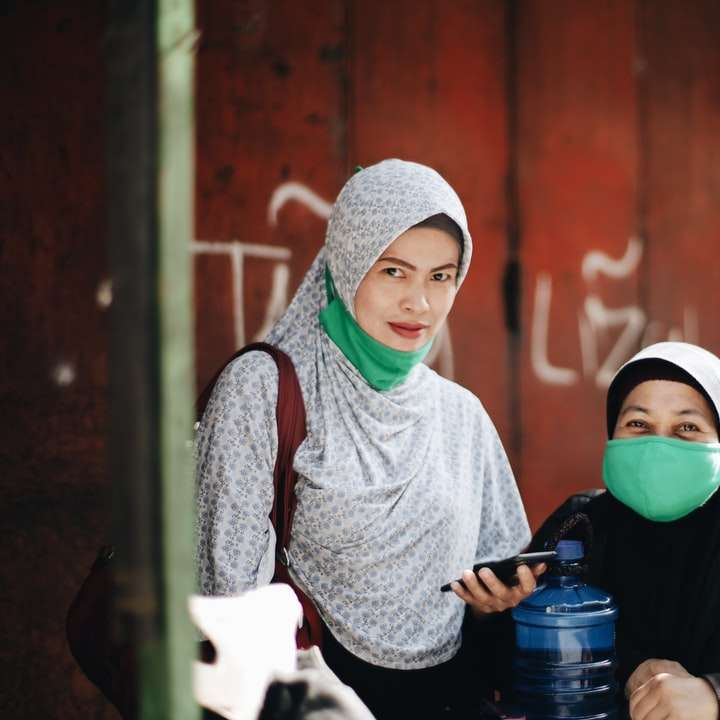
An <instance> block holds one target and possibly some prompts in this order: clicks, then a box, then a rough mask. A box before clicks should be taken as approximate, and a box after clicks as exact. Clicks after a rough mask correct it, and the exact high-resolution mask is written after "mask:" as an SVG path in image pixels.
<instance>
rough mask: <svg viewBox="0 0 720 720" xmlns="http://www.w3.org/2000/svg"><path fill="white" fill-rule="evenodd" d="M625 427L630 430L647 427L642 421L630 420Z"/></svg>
mask: <svg viewBox="0 0 720 720" xmlns="http://www.w3.org/2000/svg"><path fill="white" fill-rule="evenodd" d="M627 426H628V427H631V428H644V427H647V424H646V423H645V421H644V420H630V421H629V422H628V424H627Z"/></svg>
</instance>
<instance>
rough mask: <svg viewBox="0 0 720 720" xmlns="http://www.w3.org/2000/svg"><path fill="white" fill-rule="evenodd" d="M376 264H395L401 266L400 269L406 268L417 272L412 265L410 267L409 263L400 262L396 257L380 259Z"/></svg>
mask: <svg viewBox="0 0 720 720" xmlns="http://www.w3.org/2000/svg"><path fill="white" fill-rule="evenodd" d="M378 262H391V263H395V264H396V265H402V267H406V268H407V269H408V270H417V268H416V267H415V266H414V265H411V264H410V263H409V262H406V261H405V260H401V259H400V258H396V257H389V256H385V257H381V258H380V259H379V260H378Z"/></svg>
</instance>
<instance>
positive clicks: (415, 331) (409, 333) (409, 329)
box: [388, 322, 428, 340]
mask: <svg viewBox="0 0 720 720" xmlns="http://www.w3.org/2000/svg"><path fill="white" fill-rule="evenodd" d="M388 325H389V326H390V327H391V328H392V330H393V332H396V333H397V334H398V335H400V336H401V337H404V338H410V339H411V340H415V339H416V338H419V337H420V335H421V334H422V331H423V330H427V327H428V326H427V325H420V324H418V323H392V322H391V323H388Z"/></svg>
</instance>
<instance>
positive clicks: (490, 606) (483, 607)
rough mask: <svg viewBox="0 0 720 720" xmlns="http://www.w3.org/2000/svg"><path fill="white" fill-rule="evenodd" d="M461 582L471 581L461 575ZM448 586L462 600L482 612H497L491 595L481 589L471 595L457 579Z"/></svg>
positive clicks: (487, 613)
mask: <svg viewBox="0 0 720 720" xmlns="http://www.w3.org/2000/svg"><path fill="white" fill-rule="evenodd" d="M463 582H464V583H470V582H471V581H470V579H469V578H468V579H466V578H465V577H463ZM450 588H451V590H452V591H453V592H454V593H455V594H456V595H457V596H458V597H459V598H460V599H461V600H462V601H463V602H465V603H467V604H468V605H470V606H471V607H473V608H475V609H476V610H478V611H479V612H481V613H483V614H486V615H489V614H490V613H494V612H497V610H498V608H497V607H495V605H494V600H493V598H492V596H490V595H488V594H487V593H486V592H485V591H483V590H479V591H478V593H477V595H473V594H472V593H471V592H469V591H468V590H466V589H465V588H464V587H463V586H462V585H461V584H460V583H459V582H457V581H455V582H452V583H450ZM482 595H484V596H485V598H486V599H483V597H482Z"/></svg>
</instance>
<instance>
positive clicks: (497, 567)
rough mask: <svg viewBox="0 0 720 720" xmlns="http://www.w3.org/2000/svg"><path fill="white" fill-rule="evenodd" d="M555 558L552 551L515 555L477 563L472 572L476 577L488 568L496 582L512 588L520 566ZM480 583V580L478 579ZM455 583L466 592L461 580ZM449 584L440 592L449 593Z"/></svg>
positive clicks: (516, 582)
mask: <svg viewBox="0 0 720 720" xmlns="http://www.w3.org/2000/svg"><path fill="white" fill-rule="evenodd" d="M556 557H557V553H556V552H555V551H554V550H551V551H547V552H534V553H521V554H520V555H515V557H511V558H507V559H506V560H497V561H495V562H485V563H477V564H476V565H473V572H474V573H475V574H476V575H477V572H478V570H481V569H482V568H488V570H492V571H493V572H494V573H495V575H496V577H497V578H498V580H500V581H501V582H503V583H504V584H505V585H508V586H510V587H512V586H513V585H517V584H518V582H519V580H518V576H517V569H518V567H519V566H520V565H539V564H540V563H544V562H548V561H550V560H554V559H555V558H556ZM478 579H479V580H480V582H482V579H481V578H478ZM455 582H457V583H460V585H461V586H462V587H463V588H465V589H466V590H467V588H466V587H465V583H464V582H463V581H462V578H458V579H457V580H456V581H455ZM450 585H451V583H447V584H446V585H443V586H442V587H441V588H440V591H441V592H449V591H450V590H451V589H452V588H451V587H450Z"/></svg>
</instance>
